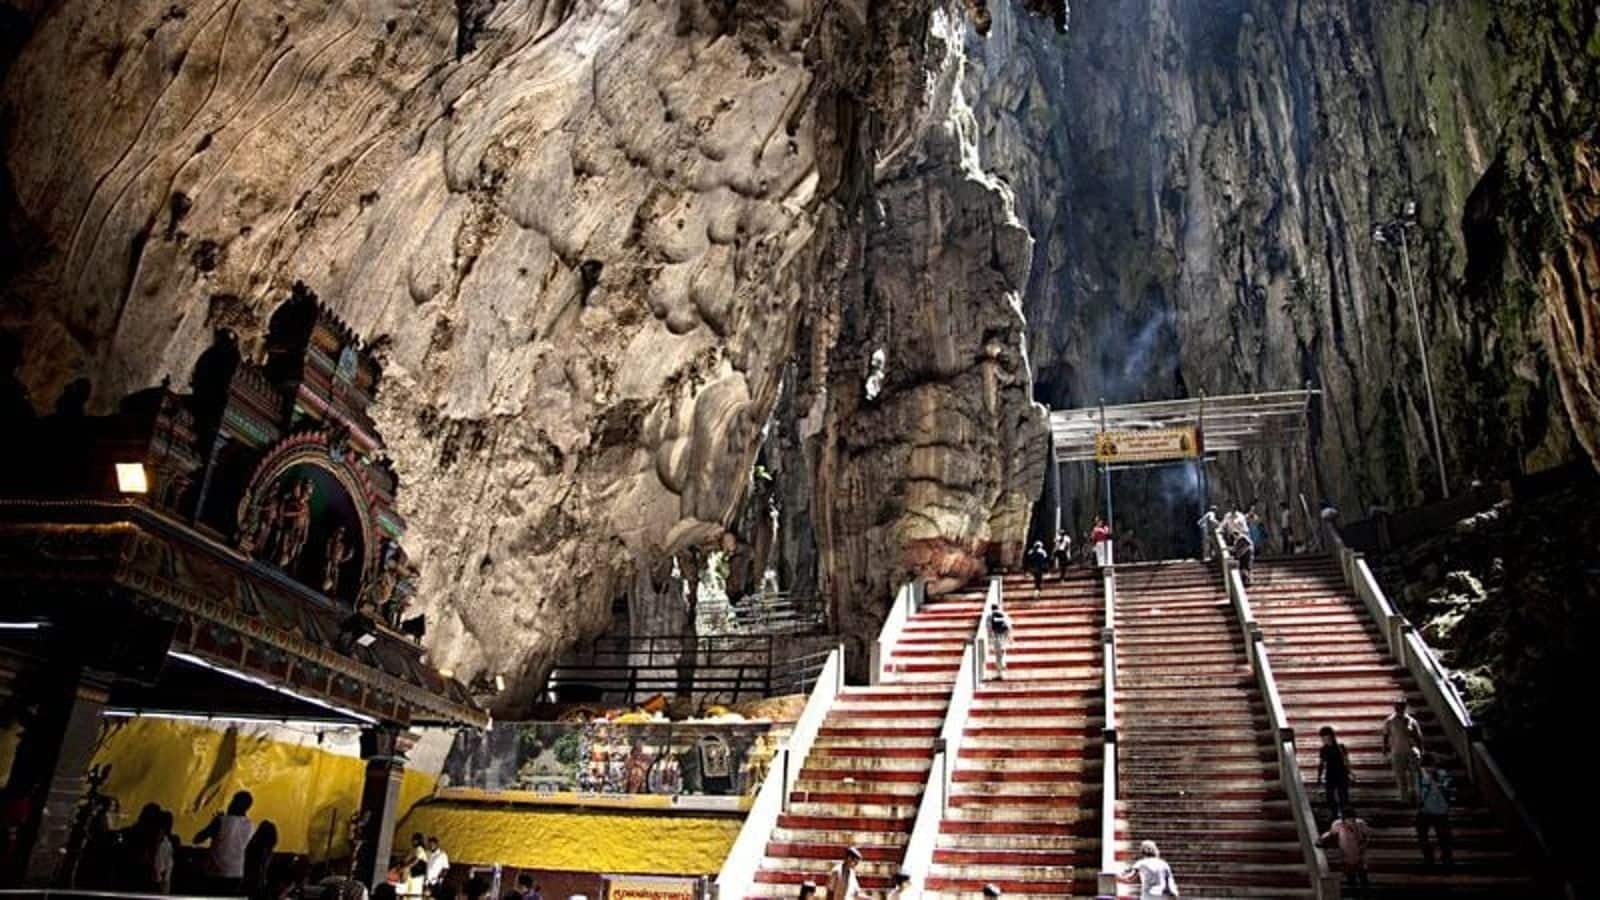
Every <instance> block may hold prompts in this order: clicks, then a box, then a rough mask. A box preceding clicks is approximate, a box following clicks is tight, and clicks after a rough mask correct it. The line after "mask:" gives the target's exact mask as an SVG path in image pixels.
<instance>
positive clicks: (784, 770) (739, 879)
mask: <svg viewBox="0 0 1600 900" xmlns="http://www.w3.org/2000/svg"><path fill="white" fill-rule="evenodd" d="M843 689H844V647H843V646H839V647H835V648H834V649H833V652H831V653H829V654H828V661H827V662H825V663H823V665H822V674H821V675H819V676H818V677H817V683H816V684H815V685H814V686H813V687H812V688H811V694H810V695H809V696H807V697H806V705H805V708H804V709H803V710H802V711H801V713H800V717H799V718H798V719H796V720H795V723H794V730H793V731H791V732H790V733H789V738H788V740H787V741H786V742H785V743H784V746H782V747H781V748H779V750H778V752H777V754H776V755H774V756H773V758H772V765H771V767H770V768H768V769H767V777H766V778H764V779H762V781H761V787H760V789H758V790H757V791H756V796H755V800H754V801H752V802H751V804H750V812H749V813H748V814H747V815H746V816H745V820H744V825H743V826H741V827H740V828H739V836H738V837H737V838H735V839H734V842H733V847H732V849H730V850H729V851H728V856H727V858H726V859H724V860H723V862H722V870H721V871H720V872H719V873H718V874H717V879H716V882H715V883H714V885H713V891H712V894H713V900H717V898H721V900H742V898H743V897H745V896H746V895H747V894H749V893H750V888H751V886H752V885H754V884H755V880H756V871H757V870H758V869H760V868H761V860H762V859H764V858H766V855H767V841H768V840H769V839H770V838H771V837H772V832H773V829H775V828H777V827H778V817H779V816H780V815H782V814H783V812H784V811H785V810H787V809H788V808H789V795H790V794H791V793H792V792H793V791H794V786H795V782H797V781H799V779H800V770H801V769H802V768H803V767H804V766H805V761H806V756H807V755H808V754H810V752H811V745H812V744H813V743H815V742H816V739H817V732H818V731H820V730H821V728H822V722H823V720H824V719H826V718H827V717H828V711H829V710H830V709H832V707H833V701H834V698H836V697H837V696H838V695H839V692H840V691H841V690H843Z"/></svg>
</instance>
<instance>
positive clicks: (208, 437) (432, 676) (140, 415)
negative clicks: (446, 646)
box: [0, 285, 487, 883]
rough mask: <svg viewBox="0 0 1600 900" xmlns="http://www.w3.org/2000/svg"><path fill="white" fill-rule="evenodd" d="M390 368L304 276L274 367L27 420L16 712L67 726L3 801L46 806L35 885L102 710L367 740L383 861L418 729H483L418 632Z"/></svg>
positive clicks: (18, 430) (16, 443)
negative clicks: (388, 426)
mask: <svg viewBox="0 0 1600 900" xmlns="http://www.w3.org/2000/svg"><path fill="white" fill-rule="evenodd" d="M379 376H380V370H379V366H378V363H377V361H376V360H375V359H374V358H373V355H372V353H371V351H370V349H369V348H367V347H365V346H364V345H363V344H362V342H361V341H360V339H359V338H358V337H357V336H356V335H355V334H354V333H353V332H352V331H351V329H350V328H349V326H347V325H346V324H345V323H343V322H341V321H340V320H339V319H338V318H337V317H335V316H334V315H333V314H332V313H331V312H329V311H328V309H327V308H326V307H324V306H323V305H321V304H320V303H319V302H318V301H317V299H316V297H315V296H313V295H312V294H311V292H310V291H309V290H307V289H305V288H304V287H303V286H300V285H296V287H295V289H294V291H293V293H292V295H291V296H290V297H289V298H288V299H287V300H286V301H285V302H284V303H282V304H281V305H280V306H279V307H278V309H277V310H276V312H274V314H273V315H272V318H271V321H270V323H269V326H268V333H267V339H266V342H265V348H264V354H263V357H262V358H261V359H259V360H251V359H247V358H244V357H243V356H242V355H241V354H240V352H239V351H238V349H237V347H236V345H235V343H234V341H233V340H232V338H231V336H228V335H225V334H220V333H219V335H218V338H217V340H216V341H215V342H214V344H213V345H212V347H211V348H210V349H208V350H207V351H206V352H205V353H204V354H202V356H201V358H200V359H199V360H198V361H197V363H196V365H195V369H194V375H193V378H192V381H191V391H190V392H188V393H180V392H177V391H174V390H172V389H171V387H170V386H168V385H165V384H164V385H162V386H159V387H155V388H150V389H148V390H144V391H140V392H138V393H136V394H134V395H131V396H129V397H127V398H125V399H124V400H123V401H122V403H121V404H120V405H119V407H118V409H117V411H116V412H115V413H112V414H110V415H104V416H89V415H84V414H83V412H82V410H81V404H78V403H76V402H74V403H70V404H62V405H61V406H60V408H59V409H58V412H57V413H56V414H55V415H51V416H46V417H41V418H32V417H27V416H25V415H17V414H16V413H15V412H13V414H12V418H13V419H14V420H15V421H12V422H9V423H8V430H9V431H10V433H11V434H13V435H16V439H14V440H13V441H11V442H9V443H8V444H7V445H6V449H5V465H4V466H3V467H0V619H3V621H4V623H5V624H7V625H10V626H13V627H9V628H5V629H0V699H3V700H4V701H5V702H6V703H7V704H8V706H10V707H11V708H22V709H34V708H41V707H48V708H50V709H52V710H56V711H57V712H56V713H52V715H56V717H57V718H58V719H60V720H59V721H56V720H51V721H48V722H45V721H40V722H29V723H25V733H26V735H27V736H28V738H29V740H27V741H25V742H24V746H22V747H20V748H19V750H18V756H17V765H16V766H14V767H13V772H12V777H11V784H10V785H9V786H8V787H10V788H11V789H14V790H21V791H24V792H34V793H35V794H36V795H37V800H38V807H37V808H38V809H39V816H38V822H37V823H36V824H35V826H34V834H36V835H37V840H35V841H34V854H33V856H31V857H30V858H29V859H28V861H27V865H26V867H25V868H26V872H25V873H23V874H24V875H25V877H23V878H22V880H26V881H31V882H33V883H44V882H48V881H49V880H50V878H49V877H48V870H51V869H52V868H53V867H55V866H56V865H57V860H56V858H55V857H54V856H52V855H51V854H56V855H57V856H59V853H60V848H61V847H62V846H63V841H64V840H65V836H66V834H67V832H68V831H69V830H70V827H69V823H70V819H71V816H72V812H73V807H74V806H75V803H76V801H75V795H73V794H71V793H70V792H64V791H62V790H61V784H62V783H63V779H65V780H66V782H69V783H71V784H74V785H75V784H78V783H81V781H82V778H83V771H82V765H81V762H82V760H81V759H80V758H79V757H81V755H82V749H83V748H82V747H81V746H80V745H81V743H82V740H83V736H84V735H85V734H88V735H91V736H92V734H93V729H88V726H89V724H92V722H94V721H95V720H97V719H98V716H99V715H100V714H101V712H103V711H106V710H120V711H121V712H122V713H124V714H127V713H130V712H131V713H139V712H142V711H164V712H176V713H200V714H204V715H233V716H243V717H261V718H317V719H324V720H331V721H342V722H348V723H351V724H359V725H361V726H363V727H364V728H366V729H367V732H368V734H367V737H366V738H364V744H370V745H371V746H372V748H373V749H372V756H371V759H372V762H371V764H370V767H369V777H368V793H369V794H370V795H371V796H370V798H369V799H371V801H372V802H371V805H370V809H369V812H370V813H371V814H372V815H371V816H369V818H370V820H371V823H372V824H371V827H370V830H371V832H372V834H371V835H370V841H368V842H367V844H366V846H368V847H369V850H368V855H369V857H370V860H369V863H370V861H371V860H376V859H381V858H386V857H387V853H388V847H387V843H388V836H387V833H385V832H384V829H385V828H386V827H389V826H390V825H392V816H391V815H390V812H392V810H389V809H388V807H387V806H386V803H388V804H389V805H392V795H391V793H390V788H391V787H392V786H393V784H394V783H395V780H396V778H397V775H396V773H397V772H398V771H400V769H401V768H403V765H404V752H403V748H404V746H405V745H406V741H405V738H404V731H405V729H406V728H407V727H408V726H411V725H419V724H433V725H452V726H454V725H468V726H481V725H483V724H485V723H486V722H487V716H486V714H485V713H484V712H483V711H482V710H481V709H480V708H479V707H478V706H477V704H476V703H475V702H474V700H473V698H472V696H471V694H470V692H469V691H468V689H467V688H466V687H464V686H463V685H461V684H460V683H459V682H456V681H455V680H453V679H451V678H448V677H445V676H443V675H442V674H441V673H440V672H438V671H437V670H435V669H433V668H432V667H430V666H429V665H428V664H427V662H426V658H425V656H424V652H423V648H422V647H421V645H420V638H421V636H422V633H423V622H422V619H421V617H420V616H412V617H408V616H407V614H406V606H407V604H408V602H409V598H410V597H411V596H412V594H413V593H414V591H415V586H414V577H415V568H414V567H413V566H412V564H411V563H410V561H409V560H408V559H407V557H406V554H405V551H404V550H403V549H402V547H401V540H402V537H403V534H404V531H405V522H404V521H403V519H402V518H401V517H400V515H399V513H398V512H396V510H395V493H396V490H397V488H398V484H397V479H396V477H395V474H394V471H393V469H392V468H391V466H390V465H389V462H388V460H387V459H386V458H385V456H384V446H383V441H382V439H381V438H380V436H379V435H378V432H377V428H376V427H375V426H374V424H373V421H372V418H371V417H370V415H369V414H368V412H367V410H368V407H369V406H370V405H371V403H372V401H373V398H374V396H375V394H376V391H377V389H378V383H379ZM67 695H71V696H72V697H74V698H76V699H75V700H73V701H72V702H57V701H60V700H61V697H64V696H67ZM85 698H87V699H85ZM63 716H64V717H65V718H62V717H63ZM46 718H49V716H46ZM86 729H88V730H86ZM74 779H75V780H74Z"/></svg>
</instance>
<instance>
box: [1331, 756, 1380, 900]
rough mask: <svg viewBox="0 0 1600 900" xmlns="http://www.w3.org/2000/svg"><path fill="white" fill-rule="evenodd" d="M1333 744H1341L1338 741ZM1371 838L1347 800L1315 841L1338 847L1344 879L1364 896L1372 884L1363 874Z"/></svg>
mask: <svg viewBox="0 0 1600 900" xmlns="http://www.w3.org/2000/svg"><path fill="white" fill-rule="evenodd" d="M1337 746H1341V747H1342V746H1343V745H1342V744H1340V745H1337ZM1371 840H1372V828H1371V827H1370V826H1369V825H1367V823H1366V820H1365V819H1362V818H1361V817H1360V816H1357V815H1356V811H1355V809H1354V808H1352V807H1351V806H1350V801H1348V800H1346V801H1345V804H1344V806H1343V807H1342V808H1341V811H1340V812H1338V813H1336V814H1335V818H1334V820H1333V824H1332V825H1330V826H1329V827H1328V831H1327V833H1325V834H1323V835H1322V837H1321V838H1319V839H1318V843H1321V844H1323V845H1327V844H1328V843H1330V842H1332V843H1334V844H1336V845H1337V846H1338V847H1339V857H1340V859H1341V861H1342V863H1343V866H1344V881H1345V884H1346V885H1347V886H1348V887H1349V889H1350V891H1351V892H1352V894H1353V895H1354V896H1357V897H1364V896H1366V893H1367V891H1368V890H1370V889H1371V887H1372V882H1371V880H1370V879H1369V878H1368V877H1367V844H1368V843H1370V842H1371Z"/></svg>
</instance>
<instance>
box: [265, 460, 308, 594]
mask: <svg viewBox="0 0 1600 900" xmlns="http://www.w3.org/2000/svg"><path fill="white" fill-rule="evenodd" d="M310 532H311V482H309V481H307V480H305V479H303V478H302V479H301V480H299V481H297V482H295V483H294V484H293V485H292V486H290V487H289V489H288V490H286V491H284V492H283V496H282V497H281V498H280V499H279V501H278V542H277V544H278V545H277V548H276V549H277V552H276V553H275V554H274V559H273V561H274V562H276V563H277V564H278V568H280V569H283V570H284V571H285V572H288V571H290V570H291V569H293V568H294V566H295V564H296V563H298V562H299V561H300V554H301V553H303V552H304V551H305V549H306V536H307V535H308V534H310Z"/></svg>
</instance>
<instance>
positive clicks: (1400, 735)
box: [1383, 697, 1422, 803]
mask: <svg viewBox="0 0 1600 900" xmlns="http://www.w3.org/2000/svg"><path fill="white" fill-rule="evenodd" d="M1383 753H1384V755H1385V756H1387V757H1389V771H1390V772H1391V773H1393V775H1394V784H1395V787H1396V788H1397V789H1398V790H1399V792H1400V802H1402V803H1416V802H1417V759H1418V757H1420V756H1421V754H1422V726H1421V725H1420V724H1418V723H1417V720H1416V719H1415V718H1413V717H1412V716H1411V714H1410V713H1408V712H1406V701H1405V698H1404V697H1401V698H1400V699H1398V700H1396V701H1394V712H1393V713H1390V715H1389V718H1387V719H1384V720H1383Z"/></svg>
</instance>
